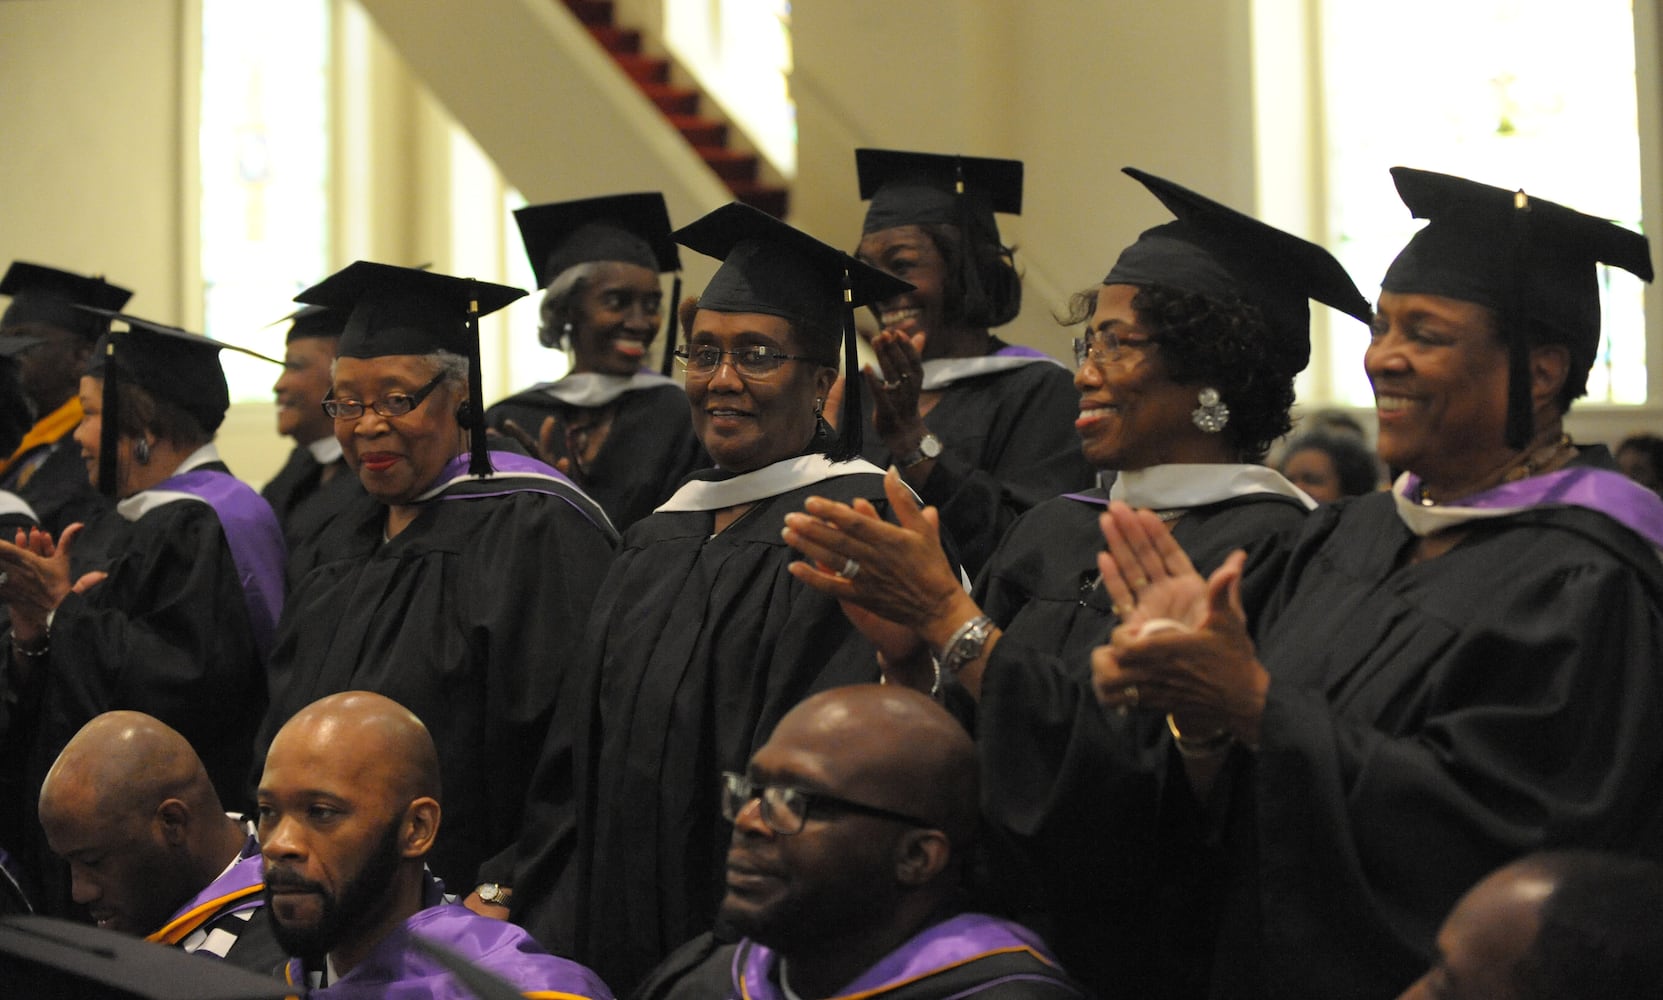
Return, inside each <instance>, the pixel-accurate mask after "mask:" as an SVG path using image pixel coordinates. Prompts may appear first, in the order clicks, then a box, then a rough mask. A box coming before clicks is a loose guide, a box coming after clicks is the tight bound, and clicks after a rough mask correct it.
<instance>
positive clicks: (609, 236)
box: [514, 191, 681, 375]
mask: <svg viewBox="0 0 1663 1000" xmlns="http://www.w3.org/2000/svg"><path fill="white" fill-rule="evenodd" d="M514 221H515V222H518V223H519V224H520V239H521V240H522V241H524V243H525V252H526V256H527V257H528V258H530V259H531V269H532V272H533V273H535V274H536V276H537V287H538V288H547V287H548V286H549V285H550V284H551V283H552V282H553V281H554V279H555V278H558V277H559V276H560V275H561V274H562V273H563V272H565V271H566V270H567V269H569V268H572V267H575V266H576V265H578V264H587V263H590V262H592V261H602V260H609V261H622V262H623V263H625V264H636V265H638V266H640V267H644V268H646V269H648V270H649V271H659V272H664V271H675V272H677V273H676V278H675V282H674V285H673V286H672V288H671V291H670V308H669V309H667V310H665V312H667V313H668V314H669V321H668V322H667V323H666V324H665V335H664V366H663V370H664V374H666V375H668V374H669V373H670V359H671V357H672V355H673V353H674V351H675V349H676V306H677V305H678V304H679V302H678V300H679V299H680V298H681V274H680V271H681V254H680V253H678V252H677V250H676V241H675V240H674V239H672V238H671V236H670V210H669V209H668V208H667V207H665V204H664V196H663V195H661V194H659V193H658V192H657V191H644V192H641V193H639V194H614V195H606V196H604V197H600V198H579V199H577V200H576V201H557V202H552V203H550V204H547V205H530V206H527V207H525V208H522V209H519V210H517V211H515V213H514Z"/></svg>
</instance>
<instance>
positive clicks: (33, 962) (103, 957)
mask: <svg viewBox="0 0 1663 1000" xmlns="http://www.w3.org/2000/svg"><path fill="white" fill-rule="evenodd" d="M0 983H4V984H5V986H4V988H3V989H4V993H5V995H6V996H8V997H31V998H34V997H40V998H59V997H63V998H70V997H73V998H76V1000H82V998H103V997H139V998H154V1000H268V998H269V1000H279V998H282V997H290V996H294V995H296V992H297V991H296V990H295V988H294V987H292V986H288V985H285V984H284V983H283V982H282V981H281V980H279V979H278V978H277V977H275V976H262V975H260V974H258V973H255V972H250V971H248V970H247V969H242V968H239V967H237V966H235V965H232V964H231V963H230V962H223V961H219V960H217V959H212V958H203V957H202V956H201V955H191V954H187V953H186V952H184V951H181V950H180V949H178V948H171V947H168V946H167V945H163V944H156V943H154V942H151V941H146V940H144V939H143V938H138V937H132V936H130V935H127V934H121V933H118V932H116V931H111V930H105V929H103V928H99V927H90V926H87V925H85V924H77V923H71V922H70V921H67V920H59V919H56V918H53V917H40V916H14V917H6V918H5V919H3V920H0Z"/></svg>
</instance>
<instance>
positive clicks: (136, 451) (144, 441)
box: [133, 438, 150, 465]
mask: <svg viewBox="0 0 1663 1000" xmlns="http://www.w3.org/2000/svg"><path fill="white" fill-rule="evenodd" d="M133 461H135V462H137V463H139V464H140V465H149V464H150V439H149V438H139V439H138V440H137V441H134V442H133Z"/></svg>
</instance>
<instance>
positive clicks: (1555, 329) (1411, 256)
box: [1380, 167, 1652, 448]
mask: <svg viewBox="0 0 1663 1000" xmlns="http://www.w3.org/2000/svg"><path fill="white" fill-rule="evenodd" d="M1392 180H1393V182H1395V183H1396V184H1397V191H1398V194H1399V196H1401V197H1402V198H1403V203H1404V204H1405V205H1407V206H1408V207H1409V211H1410V212H1411V213H1412V214H1413V215H1414V216H1415V217H1416V218H1419V219H1426V220H1427V224H1426V226H1424V227H1423V228H1422V229H1421V230H1420V231H1419V232H1417V233H1416V234H1415V235H1414V236H1413V237H1412V238H1411V239H1410V240H1409V243H1408V245H1407V246H1405V247H1404V248H1403V250H1402V252H1401V253H1399V254H1398V255H1397V259H1396V260H1394V261H1392V265H1391V267H1389V268H1387V269H1386V276H1385V278H1384V279H1382V281H1381V282H1380V287H1381V288H1383V289H1384V290H1386V291H1388V292H1398V293H1420V294H1426V295H1441V296H1444V297H1446V298H1451V299H1459V300H1461V301H1462V302H1472V303H1476V304H1478V305H1481V306H1485V307H1487V308H1490V309H1493V310H1495V311H1496V314H1497V316H1498V318H1499V320H1500V323H1501V328H1502V331H1503V335H1504V336H1505V337H1506V338H1507V343H1508V348H1509V365H1508V371H1509V376H1508V384H1509V393H1508V407H1507V438H1508V443H1509V444H1510V445H1511V446H1512V447H1514V448H1523V447H1525V446H1526V444H1527V443H1528V442H1529V441H1530V439H1531V438H1532V437H1533V436H1534V426H1533V420H1534V418H1533V414H1532V413H1531V405H1530V382H1529V377H1528V371H1527V362H1528V355H1529V347H1530V345H1531V344H1532V343H1552V344H1563V345H1564V346H1565V347H1566V348H1567V349H1568V350H1569V351H1570V355H1571V366H1572V367H1571V372H1570V374H1569V376H1568V377H1569V378H1570V379H1572V380H1573V384H1572V386H1571V391H1572V395H1573V396H1579V395H1581V394H1582V392H1583V391H1585V389H1586V386H1587V375H1588V369H1589V368H1591V367H1592V366H1593V363H1594V358H1595V356H1596V354H1597V353H1598V351H1599V335H1600V306H1599V286H1600V282H1599V268H1598V265H1599V264H1610V265H1612V266H1614V267H1620V268H1622V269H1623V270H1625V271H1628V272H1629V273H1631V274H1634V275H1636V276H1638V277H1639V278H1641V279H1642V280H1644V281H1650V280H1652V265H1651V250H1650V247H1649V245H1648V244H1647V242H1646V238H1645V237H1644V236H1641V235H1640V234H1639V233H1636V232H1634V231H1632V230H1629V229H1624V228H1623V227H1622V226H1619V225H1617V224H1616V223H1613V222H1608V221H1606V220H1605V219H1600V218H1595V217H1594V216H1591V215H1584V214H1583V213H1581V212H1578V211H1575V210H1574V209H1570V208H1566V207H1565V206H1563V205H1557V204H1554V203H1553V202H1551V201H1545V200H1543V199H1541V198H1537V197H1535V196H1533V195H1527V194H1525V193H1524V192H1523V191H1508V190H1506V189H1505V188H1499V187H1492V186H1491V185H1489V184H1480V183H1478V182H1477V181H1470V180H1467V179H1466V178H1464V177H1453V176H1451V175H1449V174H1440V173H1434V172H1432V171H1429V170H1414V169H1411V168H1409V167H1393V168H1392ZM1533 330H1534V333H1535V335H1534V336H1532V331H1533Z"/></svg>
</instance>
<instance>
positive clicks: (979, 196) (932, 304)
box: [855, 149, 1092, 575]
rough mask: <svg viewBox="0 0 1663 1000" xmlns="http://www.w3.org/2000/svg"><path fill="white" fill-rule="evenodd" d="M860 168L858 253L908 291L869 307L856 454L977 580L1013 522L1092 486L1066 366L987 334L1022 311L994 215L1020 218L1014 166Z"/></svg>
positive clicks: (900, 159)
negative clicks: (895, 480) (932, 520)
mask: <svg viewBox="0 0 1663 1000" xmlns="http://www.w3.org/2000/svg"><path fill="white" fill-rule="evenodd" d="M855 167H856V169H857V171H858V173H859V175H860V196H861V197H862V198H867V199H871V204H870V205H869V206H868V207H867V210H866V221H865V224H864V225H863V226H862V228H861V232H862V235H861V240H860V247H859V249H858V250H857V251H856V256H858V257H859V258H860V259H861V260H862V261H864V262H866V263H868V264H871V265H872V266H873V267H876V268H879V269H881V270H883V271H886V272H888V273H889V274H892V275H894V276H895V277H897V278H901V279H902V280H904V281H908V282H911V283H912V284H913V286H914V287H913V288H911V289H909V290H907V291H905V292H901V293H898V294H896V295H893V296H889V297H885V298H882V299H879V300H877V301H875V302H872V303H870V305H871V308H872V314H873V315H874V316H876V317H877V320H878V325H879V326H881V327H882V328H883V329H882V331H881V332H879V333H878V334H877V336H875V337H873V338H872V349H873V351H874V353H875V354H876V355H877V359H878V368H877V369H876V370H873V371H868V372H867V377H866V382H867V386H868V388H869V390H870V392H869V395H868V397H867V399H868V402H869V403H870V404H871V405H869V406H867V407H866V408H865V409H864V411H863V412H864V413H865V414H866V415H865V416H864V417H863V418H862V419H863V420H865V421H866V428H865V429H866V431H867V436H866V448H865V451H864V454H865V456H866V458H867V459H868V460H869V461H871V462H873V463H875V464H877V465H879V466H883V467H887V466H890V465H895V466H897V467H899V468H900V470H901V475H902V476H903V477H904V478H905V479H906V481H907V483H908V485H910V486H911V487H912V488H913V489H914V490H916V491H917V492H918V494H919V495H920V496H922V497H923V498H924V501H925V502H926V503H930V504H934V505H935V506H936V507H937V509H939V510H940V511H941V520H942V523H943V524H945V525H946V526H947V529H948V530H949V531H950V532H951V533H952V536H953V538H954V540H955V541H957V543H958V545H959V551H960V553H961V554H962V556H963V558H964V565H965V569H967V570H968V571H969V572H970V573H971V574H972V575H974V574H977V573H979V572H980V571H981V568H982V565H983V564H984V563H985V562H986V560H987V557H988V555H989V554H990V553H992V551H993V549H994V547H995V546H997V545H998V544H999V539H1000V538H1001V537H1003V536H1004V534H1005V531H1006V529H1008V528H1009V527H1010V525H1011V522H1012V521H1014V520H1015V519H1016V516H1017V515H1018V514H1021V513H1022V512H1023V511H1025V510H1027V509H1028V508H1029V507H1032V506H1033V505H1034V504H1036V503H1039V502H1040V501H1042V500H1049V499H1051V498H1052V497H1054V496H1057V495H1059V494H1062V493H1066V492H1068V491H1069V490H1080V489H1085V488H1086V487H1088V486H1090V485H1091V483H1092V469H1091V466H1090V465H1089V464H1087V462H1086V460H1085V458H1084V457H1083V456H1082V455H1081V454H1080V439H1079V437H1078V436H1076V435H1075V433H1074V418H1075V416H1076V415H1077V414H1078V410H1077V409H1076V406H1075V404H1076V401H1077V398H1078V397H1077V395H1076V393H1075V392H1074V388H1073V386H1072V384H1071V381H1072V380H1071V379H1070V377H1069V373H1068V369H1067V368H1065V367H1063V366H1062V365H1061V364H1058V363H1057V361H1056V360H1055V359H1054V358H1051V357H1050V356H1049V355H1046V354H1045V353H1043V352H1041V351H1037V350H1034V349H1033V348H1031V347H1021V346H1016V345H1011V344H1007V343H1005V342H1004V341H1002V340H1000V339H999V338H998V337H997V336H995V335H994V334H992V333H991V332H990V331H989V329H988V328H989V327H996V326H1002V325H1004V324H1006V323H1009V322H1010V321H1011V320H1013V319H1015V318H1016V315H1017V312H1018V311H1019V310H1020V309H1021V306H1022V282H1021V278H1020V277H1019V276H1018V274H1017V271H1016V266H1015V263H1014V262H1013V260H1012V257H1011V253H1012V251H1011V249H1010V248H1009V247H1006V246H1005V245H1004V243H1003V241H1002V240H1001V239H1000V236H999V227H998V224H997V223H996V222H995V221H994V217H993V216H994V213H995V212H1005V213H1011V214H1015V213H1017V212H1020V211H1021V210H1022V163H1021V161H1019V160H995V159H986V158H982V157H974V156H943V155H938V154H934V153H907V152H899V151H895V150H888V149H857V150H855ZM918 337H922V338H923V341H922V349H920V348H919V347H918V346H917V345H916V344H915V338H918ZM873 431H875V432H876V433H873Z"/></svg>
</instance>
